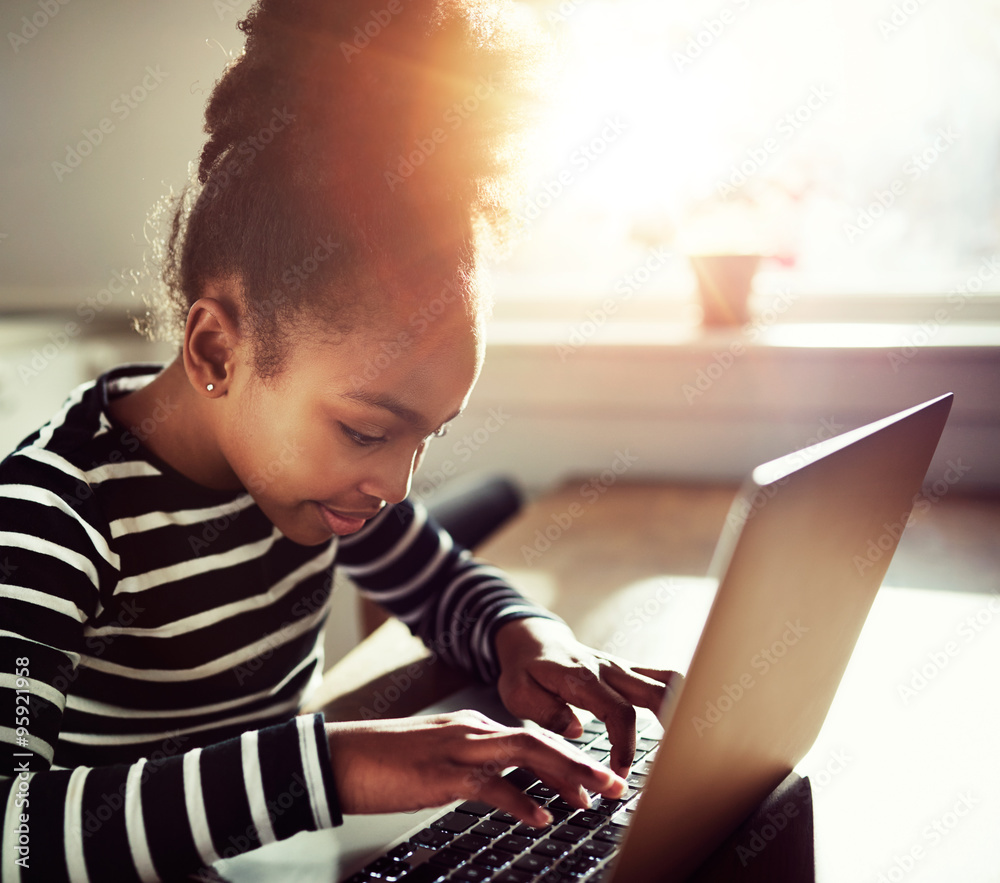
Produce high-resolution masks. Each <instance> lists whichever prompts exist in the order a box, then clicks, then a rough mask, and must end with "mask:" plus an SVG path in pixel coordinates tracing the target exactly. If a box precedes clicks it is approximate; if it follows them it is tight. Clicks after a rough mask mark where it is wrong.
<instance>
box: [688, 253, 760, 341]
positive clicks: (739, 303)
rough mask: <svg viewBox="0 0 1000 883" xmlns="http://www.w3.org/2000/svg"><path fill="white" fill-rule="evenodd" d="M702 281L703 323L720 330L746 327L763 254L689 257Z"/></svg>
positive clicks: (700, 287) (700, 282)
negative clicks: (740, 326)
mask: <svg viewBox="0 0 1000 883" xmlns="http://www.w3.org/2000/svg"><path fill="white" fill-rule="evenodd" d="M688 259H689V260H690V261H691V266H692V268H693V269H694V273H695V276H696V277H697V279H698V297H699V300H700V302H701V309H702V320H701V322H702V324H703V325H706V326H709V327H713V328H717V327H731V326H734V325H743V324H745V323H746V322H747V321H748V320H749V318H750V314H749V312H748V310H747V300H748V298H749V296H750V287H751V285H752V284H753V277H754V274H755V273H756V272H757V266H758V264H760V255H759V254H696V255H688Z"/></svg>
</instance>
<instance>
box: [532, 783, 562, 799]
mask: <svg viewBox="0 0 1000 883" xmlns="http://www.w3.org/2000/svg"><path fill="white" fill-rule="evenodd" d="M526 793H527V794H529V795H530V796H532V797H537V798H538V799H539V800H550V799H552V798H553V797H558V796H559V792H558V791H556V789H555V788H552V787H550V786H549V785H545V784H543V783H542V782H539V783H538V784H537V785H532V786H531V787H530V788H529V789H528V790H527V792H526Z"/></svg>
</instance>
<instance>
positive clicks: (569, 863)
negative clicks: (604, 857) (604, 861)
mask: <svg viewBox="0 0 1000 883" xmlns="http://www.w3.org/2000/svg"><path fill="white" fill-rule="evenodd" d="M600 863H601V859H600V857H599V856H596V855H586V854H585V853H580V852H574V853H573V854H572V855H570V856H567V857H566V858H564V859H563V860H562V861H561V862H559V870H560V871H562V872H563V873H566V872H567V871H568V872H569V873H571V874H572V873H578V874H586V873H587V871H591V870H593V869H594V868H595V867H597V866H598V865H599V864H600Z"/></svg>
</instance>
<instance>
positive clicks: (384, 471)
mask: <svg viewBox="0 0 1000 883" xmlns="http://www.w3.org/2000/svg"><path fill="white" fill-rule="evenodd" d="M423 452H424V445H423V444H421V445H420V446H419V447H418V448H417V449H416V450H415V451H413V453H412V454H411V455H410V456H409V457H408V458H407V456H406V455H401V456H395V457H386V458H385V459H384V460H381V461H380V462H378V463H377V464H373V467H374V468H373V471H372V473H371V474H370V475H369V476H368V478H366V479H365V480H364V481H363V482H362V483H361V485H360V486H359V488H358V489H359V490H360V491H362V492H363V493H365V494H367V495H368V496H371V497H377V498H379V499H381V500H385V501H386V502H387V503H400V502H402V501H403V500H405V499H406V497H407V495H408V494H409V493H410V483H411V481H412V479H413V473H414V472H416V470H417V467H418V466H419V465H420V460H421V459H422V457H423Z"/></svg>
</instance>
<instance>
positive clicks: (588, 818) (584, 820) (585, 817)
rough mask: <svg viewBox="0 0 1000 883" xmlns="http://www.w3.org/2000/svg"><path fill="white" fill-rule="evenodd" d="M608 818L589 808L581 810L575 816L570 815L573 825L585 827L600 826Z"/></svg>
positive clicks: (570, 821)
mask: <svg viewBox="0 0 1000 883" xmlns="http://www.w3.org/2000/svg"><path fill="white" fill-rule="evenodd" d="M606 821H607V819H606V818H605V817H604V816H603V815H602V814H601V813H597V812H589V811H587V810H581V811H580V812H578V813H577V814H576V815H574V816H570V819H569V823H570V824H571V825H580V826H582V827H584V828H590V829H594V828H600V827H601V825H603V824H604V823H605V822H606Z"/></svg>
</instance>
